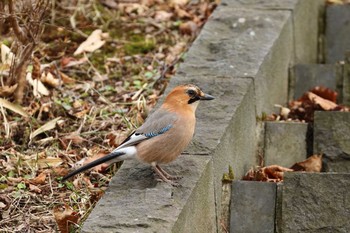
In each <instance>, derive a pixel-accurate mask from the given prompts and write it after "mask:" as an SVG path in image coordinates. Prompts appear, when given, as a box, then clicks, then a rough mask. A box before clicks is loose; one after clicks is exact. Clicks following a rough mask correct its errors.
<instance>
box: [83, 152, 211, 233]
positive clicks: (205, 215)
mask: <svg viewBox="0 0 350 233" xmlns="http://www.w3.org/2000/svg"><path fill="white" fill-rule="evenodd" d="M184 164H186V166H184ZM165 168H166V169H167V170H168V171H169V172H170V173H172V174H178V175H181V176H183V178H182V179H181V180H179V183H180V184H181V186H180V187H176V188H174V187H171V186H170V185H168V184H166V183H157V181H156V180H155V179H154V177H153V172H152V170H151V168H150V167H149V166H147V165H143V164H140V163H138V162H136V161H127V162H125V163H124V164H123V165H122V169H120V171H119V172H118V175H117V176H115V177H113V179H112V181H111V183H110V187H109V189H108V190H107V192H106V193H105V195H104V196H103V198H102V199H101V200H100V201H99V202H98V204H97V206H96V208H95V209H94V211H93V212H92V213H91V214H90V216H89V218H88V220H87V221H86V222H85V223H84V226H83V229H82V232H91V233H92V232H93V233H95V232H101V233H102V232H123V233H126V232H133V233H134V232H141V233H148V232H176V233H177V232H188V229H191V232H198V233H200V232H207V230H209V232H215V231H216V222H215V221H216V220H215V203H214V190H213V185H212V184H213V176H212V174H213V173H212V165H211V160H210V157H208V156H189V155H183V156H180V158H179V159H178V160H177V161H176V162H174V163H173V164H172V165H171V166H170V167H165Z"/></svg>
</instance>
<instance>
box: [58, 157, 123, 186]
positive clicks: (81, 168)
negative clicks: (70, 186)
mask: <svg viewBox="0 0 350 233" xmlns="http://www.w3.org/2000/svg"><path fill="white" fill-rule="evenodd" d="M124 154H125V153H124V152H118V151H116V152H112V153H110V154H108V155H106V156H103V157H102V158H99V159H96V160H94V161H92V162H91V163H88V164H86V165H84V166H82V167H80V168H78V169H77V170H74V171H72V172H71V173H69V174H68V175H66V176H65V177H63V178H62V180H61V182H64V181H66V180H67V179H69V178H71V177H72V176H75V175H76V174H78V173H80V172H83V171H85V170H88V169H90V168H92V167H95V166H97V165H99V164H102V163H105V162H107V161H110V160H112V159H115V158H117V157H119V156H122V155H124Z"/></svg>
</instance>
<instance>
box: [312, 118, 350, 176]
mask: <svg viewBox="0 0 350 233" xmlns="http://www.w3.org/2000/svg"><path fill="white" fill-rule="evenodd" d="M349 132H350V113H349V112H316V113H315V116H314V153H323V154H324V163H325V164H324V165H325V167H324V168H325V170H326V171H329V172H350V133H349Z"/></svg>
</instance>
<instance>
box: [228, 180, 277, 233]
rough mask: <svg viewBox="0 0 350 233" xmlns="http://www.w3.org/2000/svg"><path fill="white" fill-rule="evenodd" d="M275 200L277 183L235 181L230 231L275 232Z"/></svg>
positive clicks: (241, 232) (233, 232)
mask: <svg viewBox="0 0 350 233" xmlns="http://www.w3.org/2000/svg"><path fill="white" fill-rule="evenodd" d="M275 201H276V184H275V183H267V182H254V181H234V182H233V184H232V202H231V222H230V226H231V228H230V232H232V233H254V232H256V233H271V232H274V229H275V205H276V203H275Z"/></svg>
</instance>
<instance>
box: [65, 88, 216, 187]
mask: <svg viewBox="0 0 350 233" xmlns="http://www.w3.org/2000/svg"><path fill="white" fill-rule="evenodd" d="M213 98H214V97H212V96H210V95H208V94H205V93H203V92H202V91H201V90H200V89H199V88H198V87H197V86H195V85H192V84H187V85H181V86H177V87H175V88H174V89H173V90H172V91H171V92H170V93H169V94H168V96H167V97H166V98H165V101H164V103H163V104H162V105H161V107H160V108H159V109H157V110H156V111H155V112H154V113H153V114H151V115H150V116H149V117H148V118H147V119H146V121H145V123H144V124H143V125H142V126H141V127H140V128H138V129H137V130H135V132H134V133H133V134H131V135H130V136H129V137H128V138H127V139H126V140H125V141H124V142H123V143H122V144H121V145H120V146H119V147H118V148H116V149H115V150H114V151H112V152H111V153H110V154H108V155H106V156H105V157H103V158H100V159H98V160H97V161H93V162H92V163H91V164H87V165H85V166H84V167H82V168H79V169H78V170H76V171H74V172H72V173H71V174H69V175H67V176H66V177H64V179H68V178H69V177H71V176H73V175H75V174H77V173H79V172H81V171H84V170H86V169H89V168H91V167H93V166H96V165H98V164H101V163H105V162H108V163H114V162H117V161H121V160H125V159H133V158H137V159H138V160H140V161H142V162H145V163H148V164H151V165H152V167H153V168H154V170H155V171H156V172H157V174H158V175H159V176H160V177H161V179H162V180H164V181H166V182H168V183H171V184H173V185H174V183H173V182H172V181H170V179H172V178H173V176H171V175H169V174H168V173H166V172H165V171H164V170H163V169H161V168H160V167H159V164H166V163H170V162H172V161H174V160H175V159H176V158H177V157H178V156H179V155H180V154H181V152H182V151H183V150H184V149H185V148H186V147H187V145H188V144H189V143H190V141H191V139H192V137H193V134H194V129H195V124H196V118H195V111H196V108H197V106H198V103H199V100H211V99H213Z"/></svg>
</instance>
